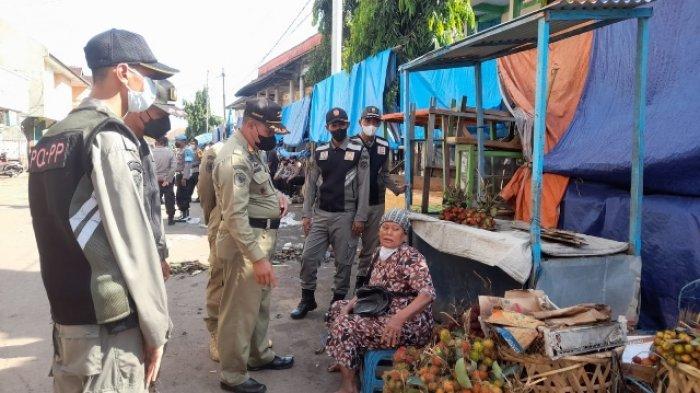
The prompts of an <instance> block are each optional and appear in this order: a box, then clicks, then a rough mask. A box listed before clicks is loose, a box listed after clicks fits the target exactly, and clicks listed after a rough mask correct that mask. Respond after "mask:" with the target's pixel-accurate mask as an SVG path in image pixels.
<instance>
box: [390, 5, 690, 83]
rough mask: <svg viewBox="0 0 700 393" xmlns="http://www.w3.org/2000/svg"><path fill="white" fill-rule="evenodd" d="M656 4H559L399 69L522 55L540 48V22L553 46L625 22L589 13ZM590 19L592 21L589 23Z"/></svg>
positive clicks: (428, 55) (414, 68)
mask: <svg viewBox="0 0 700 393" xmlns="http://www.w3.org/2000/svg"><path fill="white" fill-rule="evenodd" d="M653 1H654V0H559V1H556V2H554V3H552V4H550V5H548V6H547V7H545V8H542V9H540V10H537V11H534V12H531V13H529V14H526V15H523V16H520V17H518V18H515V19H513V20H511V21H508V22H506V23H502V24H500V25H497V26H493V27H490V28H488V29H485V30H483V31H481V32H479V33H476V34H474V35H471V36H469V37H467V38H465V39H464V40H462V41H459V42H456V43H454V44H452V45H450V46H446V47H443V48H440V49H436V50H434V51H432V52H429V53H427V54H425V55H423V56H421V57H419V58H417V59H414V60H412V61H409V62H408V63H405V64H403V65H401V66H400V67H399V69H400V70H411V71H419V70H428V69H440V68H452V67H463V66H470V65H474V64H476V63H477V62H480V61H484V60H490V59H494V58H497V57H501V56H506V55H510V54H513V53H518V52H521V51H524V50H528V49H532V48H535V47H536V46H537V29H538V21H539V20H540V19H542V18H545V17H546V18H548V19H549V22H550V23H549V25H550V27H549V28H550V42H556V41H559V40H563V39H565V38H568V37H571V36H574V35H577V34H581V33H584V32H586V31H590V30H594V29H597V28H600V27H603V26H606V25H609V24H612V23H616V22H619V21H620V20H622V19H594V18H590V17H591V16H589V15H588V14H586V13H585V11H591V10H596V11H599V10H614V9H630V8H635V7H639V6H640V5H644V4H648V3H651V2H653ZM699 1H700V0H699ZM577 11H581V16H583V18H581V19H578V20H561V19H558V18H554V17H551V16H553V15H554V14H555V13H556V12H577ZM588 18H590V19H588Z"/></svg>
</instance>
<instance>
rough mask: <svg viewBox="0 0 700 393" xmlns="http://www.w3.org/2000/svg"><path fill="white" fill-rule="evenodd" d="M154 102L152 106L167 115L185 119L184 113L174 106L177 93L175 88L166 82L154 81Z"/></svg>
mask: <svg viewBox="0 0 700 393" xmlns="http://www.w3.org/2000/svg"><path fill="white" fill-rule="evenodd" d="M155 84H156V101H155V102H154V103H153V106H155V107H157V108H160V109H162V110H163V111H165V112H166V113H167V114H169V115H173V116H179V117H185V111H184V110H183V109H182V108H179V107H177V106H176V105H175V101H177V91H176V90H175V86H174V85H173V84H172V83H171V82H170V81H168V80H160V81H155Z"/></svg>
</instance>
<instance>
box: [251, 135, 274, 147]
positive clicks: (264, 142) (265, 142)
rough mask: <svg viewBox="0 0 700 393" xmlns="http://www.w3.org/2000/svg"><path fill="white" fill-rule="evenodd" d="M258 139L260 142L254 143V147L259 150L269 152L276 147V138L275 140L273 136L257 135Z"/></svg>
mask: <svg viewBox="0 0 700 393" xmlns="http://www.w3.org/2000/svg"><path fill="white" fill-rule="evenodd" d="M258 138H260V142H258V143H256V144H255V146H256V147H257V148H258V149H260V150H265V151H270V150H273V149H274V148H275V146H277V138H275V136H274V135H271V136H262V135H258Z"/></svg>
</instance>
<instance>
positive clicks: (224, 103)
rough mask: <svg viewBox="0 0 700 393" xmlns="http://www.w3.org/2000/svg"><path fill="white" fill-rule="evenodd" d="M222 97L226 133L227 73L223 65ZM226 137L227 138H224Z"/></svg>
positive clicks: (223, 128) (223, 126)
mask: <svg viewBox="0 0 700 393" xmlns="http://www.w3.org/2000/svg"><path fill="white" fill-rule="evenodd" d="M221 98H222V100H223V105H224V112H223V113H224V115H223V119H224V121H223V124H222V127H221V128H222V130H223V131H224V135H225V136H228V135H226V73H225V72H224V67H221ZM224 139H226V138H224Z"/></svg>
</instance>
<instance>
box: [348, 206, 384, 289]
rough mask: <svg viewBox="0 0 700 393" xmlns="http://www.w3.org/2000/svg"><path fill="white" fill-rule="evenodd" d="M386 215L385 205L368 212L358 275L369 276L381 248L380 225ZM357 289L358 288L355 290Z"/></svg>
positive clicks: (370, 209)
mask: <svg viewBox="0 0 700 393" xmlns="http://www.w3.org/2000/svg"><path fill="white" fill-rule="evenodd" d="M383 215H384V204H383V203H382V204H380V205H374V206H371V205H370V206H369V210H368V211H367V222H366V223H365V230H364V231H363V232H362V250H361V251H360V262H359V264H358V265H357V275H358V276H365V277H366V276H367V273H368V272H369V265H370V264H371V263H372V256H373V255H374V252H375V251H376V250H377V247H379V223H380V222H381V221H382V216H383ZM355 289H357V288H355Z"/></svg>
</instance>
